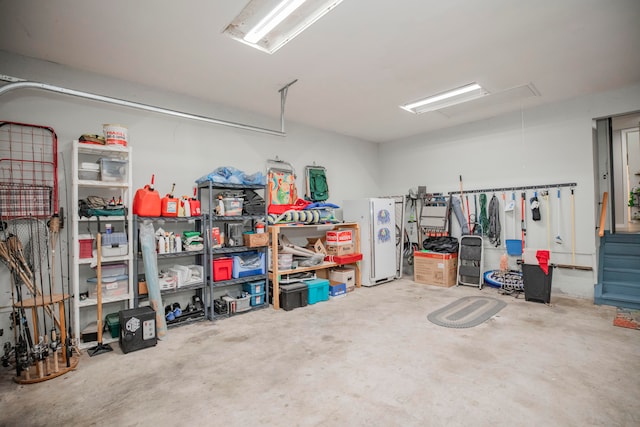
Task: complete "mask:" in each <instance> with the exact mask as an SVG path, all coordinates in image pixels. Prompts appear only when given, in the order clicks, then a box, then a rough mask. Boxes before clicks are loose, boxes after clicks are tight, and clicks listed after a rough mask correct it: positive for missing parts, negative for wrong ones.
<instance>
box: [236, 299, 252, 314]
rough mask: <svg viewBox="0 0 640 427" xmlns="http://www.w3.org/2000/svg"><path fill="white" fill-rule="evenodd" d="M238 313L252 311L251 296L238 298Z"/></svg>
mask: <svg viewBox="0 0 640 427" xmlns="http://www.w3.org/2000/svg"><path fill="white" fill-rule="evenodd" d="M235 302H236V313H240V312H243V311H247V310H250V309H251V295H246V296H240V297H237V298H236V301H235Z"/></svg>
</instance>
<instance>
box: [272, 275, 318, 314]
mask: <svg viewBox="0 0 640 427" xmlns="http://www.w3.org/2000/svg"><path fill="white" fill-rule="evenodd" d="M269 289H270V292H269V299H270V300H271V303H273V298H274V296H273V292H272V291H273V289H272V288H269ZM277 297H278V298H279V299H280V307H281V308H282V309H283V310H285V311H290V310H293V309H294V308H298V307H305V306H306V305H307V304H308V298H309V288H308V287H307V285H306V283H303V282H296V283H290V284H288V285H280V295H278V296H277Z"/></svg>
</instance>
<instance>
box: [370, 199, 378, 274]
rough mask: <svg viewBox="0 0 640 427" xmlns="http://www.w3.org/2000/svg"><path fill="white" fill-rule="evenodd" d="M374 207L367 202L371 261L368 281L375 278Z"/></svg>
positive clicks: (371, 202) (372, 202)
mask: <svg viewBox="0 0 640 427" xmlns="http://www.w3.org/2000/svg"><path fill="white" fill-rule="evenodd" d="M374 208H375V206H374V201H373V200H370V201H369V210H370V212H369V218H370V220H369V227H370V230H369V231H370V232H371V234H370V237H371V242H370V244H369V259H370V260H371V269H370V271H369V278H370V279H374V278H375V277H376V251H375V245H376V234H375V232H376V230H375V222H376V216H375V209H374Z"/></svg>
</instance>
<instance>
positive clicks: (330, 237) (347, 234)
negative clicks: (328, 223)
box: [326, 229, 353, 245]
mask: <svg viewBox="0 0 640 427" xmlns="http://www.w3.org/2000/svg"><path fill="white" fill-rule="evenodd" d="M326 237H327V245H352V244H353V230H351V229H348V230H347V229H343V230H340V229H339V230H331V231H327V233H326Z"/></svg>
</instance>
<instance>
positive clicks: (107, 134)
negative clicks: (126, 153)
mask: <svg viewBox="0 0 640 427" xmlns="http://www.w3.org/2000/svg"><path fill="white" fill-rule="evenodd" d="M102 132H103V133H104V139H105V141H106V144H107V145H122V146H123V147H126V146H127V140H128V139H129V135H128V131H127V128H126V127H124V126H120V125H110V124H104V125H102Z"/></svg>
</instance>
